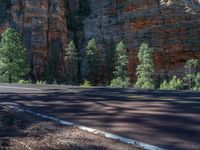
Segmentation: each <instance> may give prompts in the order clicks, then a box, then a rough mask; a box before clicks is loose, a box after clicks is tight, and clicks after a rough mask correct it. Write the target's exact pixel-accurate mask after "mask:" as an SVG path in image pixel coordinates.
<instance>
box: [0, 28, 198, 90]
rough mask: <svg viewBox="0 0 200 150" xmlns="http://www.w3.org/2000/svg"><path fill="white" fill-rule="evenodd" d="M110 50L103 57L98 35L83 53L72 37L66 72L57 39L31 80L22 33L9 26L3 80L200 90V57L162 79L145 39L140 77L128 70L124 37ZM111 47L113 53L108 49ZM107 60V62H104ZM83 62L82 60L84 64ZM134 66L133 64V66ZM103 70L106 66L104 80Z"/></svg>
mask: <svg viewBox="0 0 200 150" xmlns="http://www.w3.org/2000/svg"><path fill="white" fill-rule="evenodd" d="M110 45H111V46H110V51H109V49H108V50H107V51H106V57H105V59H104V58H103V57H102V54H101V52H100V50H99V49H98V45H97V43H96V40H95V39H90V40H88V42H87V43H86V46H85V51H84V54H83V55H81V54H80V52H79V50H78V48H77V47H76V44H75V42H74V41H73V40H72V41H70V42H69V43H68V45H67V46H66V48H65V51H64V56H63V58H62V59H63V62H64V63H65V64H66V66H67V67H65V68H64V72H65V74H64V75H62V76H61V75H60V74H59V71H58V70H57V67H56V66H57V65H58V60H60V59H61V58H60V56H59V55H58V49H57V48H56V43H54V44H52V45H51V46H50V51H49V53H48V55H49V56H48V60H47V66H46V68H45V70H44V76H43V78H41V79H40V80H36V81H33V80H31V79H32V78H31V75H30V74H31V73H30V71H31V67H30V66H28V65H27V63H26V56H25V54H26V51H25V46H24V43H23V40H22V36H21V35H20V34H19V33H17V32H16V31H15V30H14V29H11V28H8V29H7V30H6V31H4V32H3V33H2V35H1V39H0V82H3V83H19V84H31V83H35V84H47V83H48V84H68V85H81V86H82V87H85V88H88V87H91V86H98V85H102V83H103V85H106V86H109V87H113V88H128V87H134V88H136V89H160V90H186V89H187V90H200V72H199V71H198V66H199V61H198V60H197V59H189V60H187V61H186V62H185V66H184V68H183V72H184V73H183V74H182V75H176V74H174V75H173V74H172V75H171V76H169V75H167V77H165V76H164V77H162V78H161V82H159V84H158V81H157V80H156V77H155V70H154V69H155V64H154V63H155V62H154V52H155V51H154V49H153V48H152V47H150V46H149V45H148V44H147V43H141V45H140V47H139V48H138V66H137V68H136V73H135V74H136V78H135V79H136V80H134V84H132V83H133V81H132V80H131V79H133V77H131V75H130V74H129V73H128V72H129V71H128V64H129V56H128V52H127V48H126V46H125V44H124V43H123V41H121V42H119V43H114V42H113V41H111V42H110ZM108 51H109V53H108ZM103 62H106V63H107V64H106V65H104V64H103ZM80 63H82V64H81V65H80ZM129 67H130V66H129ZM102 70H106V73H104V75H103V76H104V78H106V81H102V72H103V71H102Z"/></svg>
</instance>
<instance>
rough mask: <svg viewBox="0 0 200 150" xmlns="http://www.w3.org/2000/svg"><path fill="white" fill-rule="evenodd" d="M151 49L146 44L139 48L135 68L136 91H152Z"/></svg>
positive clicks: (152, 66) (153, 86)
mask: <svg viewBox="0 0 200 150" xmlns="http://www.w3.org/2000/svg"><path fill="white" fill-rule="evenodd" d="M153 52H154V51H153V49H152V48H150V47H149V45H148V44H147V43H143V44H142V45H141V46H140V48H139V53H138V59H139V65H138V66H137V72H136V75H137V82H136V84H135V87H136V88H138V89H154V88H155V85H154V80H153V74H154V63H153Z"/></svg>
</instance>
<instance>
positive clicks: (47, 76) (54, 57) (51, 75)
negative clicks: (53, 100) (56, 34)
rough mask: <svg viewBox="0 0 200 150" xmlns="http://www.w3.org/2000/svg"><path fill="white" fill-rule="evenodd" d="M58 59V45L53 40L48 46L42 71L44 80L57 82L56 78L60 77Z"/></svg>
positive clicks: (49, 82) (50, 82)
mask: <svg viewBox="0 0 200 150" xmlns="http://www.w3.org/2000/svg"><path fill="white" fill-rule="evenodd" d="M59 59H60V47H59V46H58V44H57V42H56V41H53V42H52V43H51V44H50V46H49V51H48V60H47V64H46V66H45V71H44V80H45V81H46V82H47V83H48V84H52V83H57V82H58V79H59V78H61V77H62V76H61V74H60V72H59V69H58V66H59Z"/></svg>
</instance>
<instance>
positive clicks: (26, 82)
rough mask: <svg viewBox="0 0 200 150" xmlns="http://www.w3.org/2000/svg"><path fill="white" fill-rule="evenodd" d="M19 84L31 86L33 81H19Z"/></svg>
mask: <svg viewBox="0 0 200 150" xmlns="http://www.w3.org/2000/svg"><path fill="white" fill-rule="evenodd" d="M18 83H19V84H30V83H31V81H29V80H19V81H18Z"/></svg>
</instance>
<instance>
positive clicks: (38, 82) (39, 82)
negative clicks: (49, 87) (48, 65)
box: [36, 81, 47, 85]
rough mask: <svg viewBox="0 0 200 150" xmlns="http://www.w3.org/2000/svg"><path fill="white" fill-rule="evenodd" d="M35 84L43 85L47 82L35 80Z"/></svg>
mask: <svg viewBox="0 0 200 150" xmlns="http://www.w3.org/2000/svg"><path fill="white" fill-rule="evenodd" d="M36 84H38V85H44V84H47V83H46V81H37V82H36Z"/></svg>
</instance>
